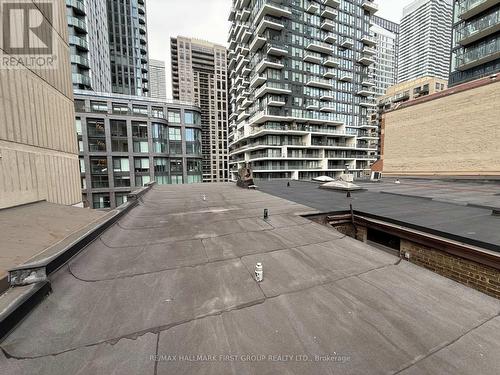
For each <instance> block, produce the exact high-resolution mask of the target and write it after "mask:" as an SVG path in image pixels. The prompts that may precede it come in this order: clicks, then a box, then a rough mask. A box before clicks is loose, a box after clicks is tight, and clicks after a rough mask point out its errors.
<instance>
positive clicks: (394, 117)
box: [382, 81, 500, 176]
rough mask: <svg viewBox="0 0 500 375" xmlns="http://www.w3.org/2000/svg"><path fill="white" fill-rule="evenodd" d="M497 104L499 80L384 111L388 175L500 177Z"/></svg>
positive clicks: (499, 114)
mask: <svg viewBox="0 0 500 375" xmlns="http://www.w3.org/2000/svg"><path fill="white" fill-rule="evenodd" d="M450 90H453V89H450ZM450 92H451V91H450ZM498 103H500V81H496V82H493V83H488V84H485V85H483V86H480V87H475V88H471V89H468V90H465V91H461V92H456V93H453V94H451V95H446V96H442V97H439V98H436V99H434V100H429V101H427V102H422V103H419V104H415V105H411V106H407V107H404V108H401V109H397V110H394V111H391V112H388V113H385V114H384V115H383V121H384V134H383V156H382V159H383V172H384V174H385V175H443V176H447V175H451V176H474V175H485V176H488V175H500V147H498V139H500V126H499V124H500V123H499V121H500V120H499V119H500V105H499V104H498Z"/></svg>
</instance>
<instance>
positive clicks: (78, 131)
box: [75, 117, 82, 136]
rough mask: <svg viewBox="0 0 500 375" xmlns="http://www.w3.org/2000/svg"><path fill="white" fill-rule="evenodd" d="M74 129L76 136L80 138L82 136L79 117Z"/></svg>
mask: <svg viewBox="0 0 500 375" xmlns="http://www.w3.org/2000/svg"><path fill="white" fill-rule="evenodd" d="M75 127H76V134H77V135H79V136H81V135H82V119H81V118H80V117H77V118H76V120H75Z"/></svg>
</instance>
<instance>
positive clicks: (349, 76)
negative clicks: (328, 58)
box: [339, 72, 354, 82]
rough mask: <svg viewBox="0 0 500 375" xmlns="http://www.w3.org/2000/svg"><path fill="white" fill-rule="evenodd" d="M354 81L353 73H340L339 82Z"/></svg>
mask: <svg viewBox="0 0 500 375" xmlns="http://www.w3.org/2000/svg"><path fill="white" fill-rule="evenodd" d="M353 79H354V77H353V75H352V73H347V72H342V73H340V77H339V80H340V81H343V82H352V81H353Z"/></svg>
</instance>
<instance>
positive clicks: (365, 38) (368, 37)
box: [361, 34, 377, 47]
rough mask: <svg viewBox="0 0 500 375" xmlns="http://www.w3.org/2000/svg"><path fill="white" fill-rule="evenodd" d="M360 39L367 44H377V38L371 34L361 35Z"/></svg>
mask: <svg viewBox="0 0 500 375" xmlns="http://www.w3.org/2000/svg"><path fill="white" fill-rule="evenodd" d="M361 41H362V42H363V43H364V44H366V45H367V46H371V47H373V46H376V45H377V39H375V38H374V37H373V36H371V35H366V34H365V35H363V36H362V37H361Z"/></svg>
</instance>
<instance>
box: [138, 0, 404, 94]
mask: <svg viewBox="0 0 500 375" xmlns="http://www.w3.org/2000/svg"><path fill="white" fill-rule="evenodd" d="M376 2H377V3H378V5H379V11H378V12H377V15H378V16H380V17H384V18H387V19H389V20H391V21H395V22H399V20H400V18H401V14H402V12H403V7H404V6H406V5H407V4H409V3H411V2H412V0H376ZM231 3H232V1H231V0H146V6H147V17H148V33H149V35H148V38H149V57H150V58H152V59H158V60H164V61H165V63H166V67H167V97H169V98H170V97H172V91H171V79H170V78H171V77H170V37H171V36H177V35H182V36H188V37H195V38H199V39H205V40H209V41H211V42H215V43H220V44H223V45H226V44H227V42H226V40H227V33H228V30H229V22H228V21H227V16H228V13H229V8H230V7H231Z"/></svg>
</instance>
